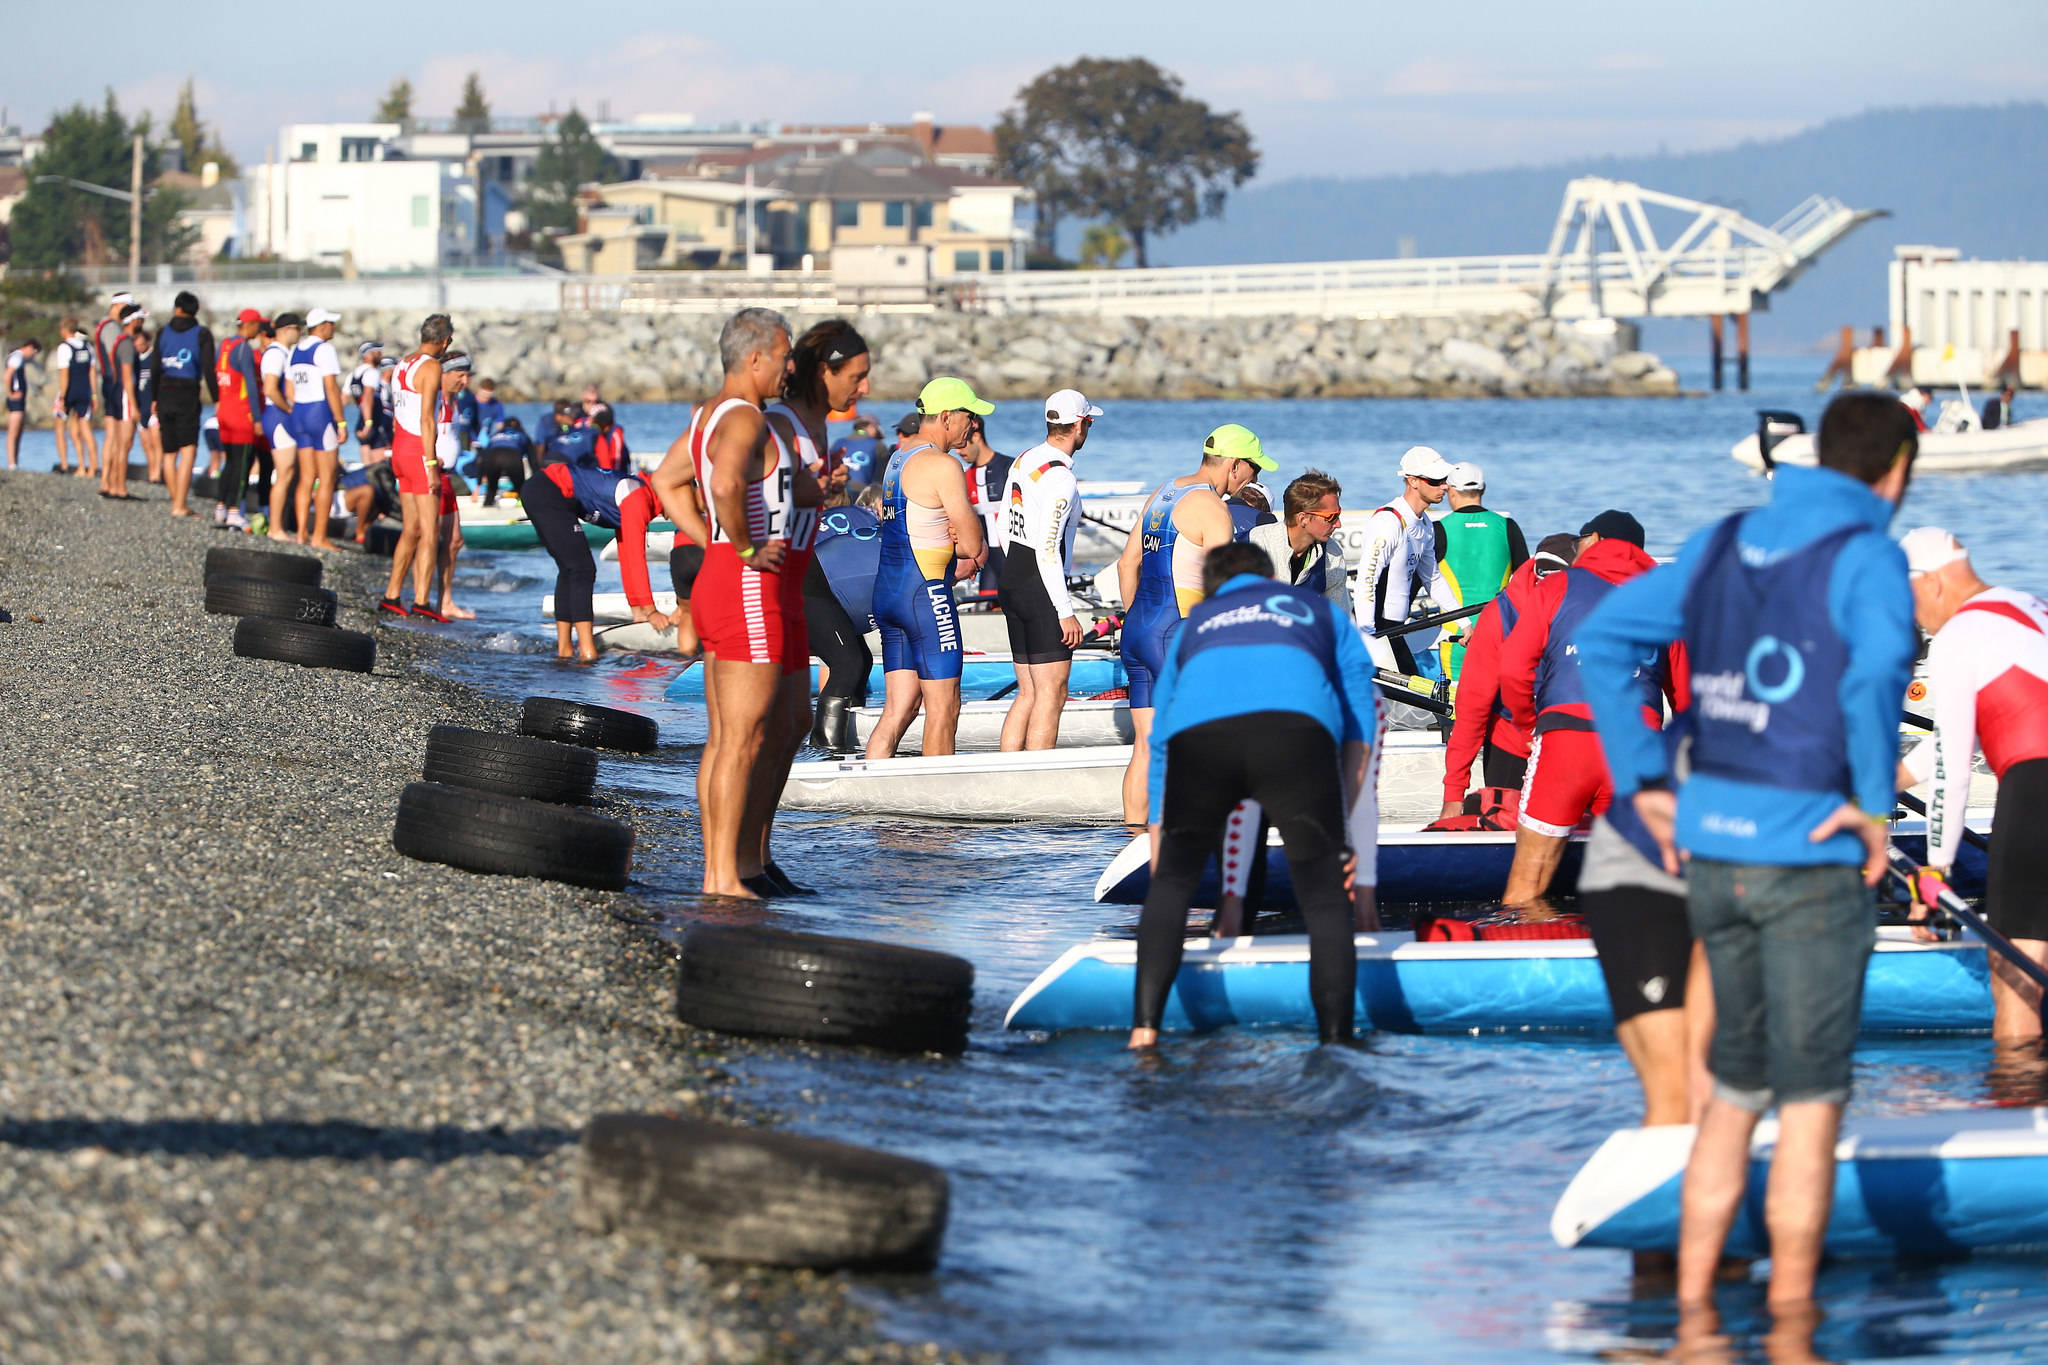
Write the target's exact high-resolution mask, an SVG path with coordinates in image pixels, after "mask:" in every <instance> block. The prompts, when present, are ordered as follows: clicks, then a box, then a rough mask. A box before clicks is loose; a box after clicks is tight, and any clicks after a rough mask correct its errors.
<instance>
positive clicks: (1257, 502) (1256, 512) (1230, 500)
mask: <svg viewBox="0 0 2048 1365" xmlns="http://www.w3.org/2000/svg"><path fill="white" fill-rule="evenodd" d="M1223 505H1224V507H1225V508H1227V509H1229V512H1230V524H1231V525H1232V526H1233V527H1235V528H1236V531H1237V539H1238V540H1239V541H1240V542H1249V541H1250V540H1251V538H1252V531H1253V530H1254V529H1255V528H1257V527H1260V526H1271V525H1274V524H1275V523H1276V522H1278V521H1279V520H1280V518H1278V517H1276V516H1274V515H1273V499H1272V498H1271V497H1270V496H1269V495H1268V494H1267V492H1266V486H1265V485H1264V484H1262V483H1259V482H1257V481H1256V480H1254V481H1253V482H1251V483H1248V484H1246V485H1245V486H1244V487H1242V488H1240V489H1238V490H1237V491H1236V492H1235V493H1232V494H1231V495H1230V496H1229V497H1227V498H1225V499H1224V500H1223Z"/></svg>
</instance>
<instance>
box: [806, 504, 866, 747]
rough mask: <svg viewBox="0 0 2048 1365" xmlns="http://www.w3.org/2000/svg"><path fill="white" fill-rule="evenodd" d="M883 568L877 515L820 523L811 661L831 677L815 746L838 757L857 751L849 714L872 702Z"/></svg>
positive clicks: (843, 510) (841, 512)
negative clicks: (871, 644) (871, 639)
mask: <svg viewBox="0 0 2048 1365" xmlns="http://www.w3.org/2000/svg"><path fill="white" fill-rule="evenodd" d="M875 486H876V485H873V484H870V485H869V487H871V488H872V487H875ZM881 564H882V519H881V518H880V517H879V516H877V515H876V514H875V513H874V512H873V511H871V510H870V509H868V508H866V507H834V508H831V509H830V510H828V511H827V512H825V513H824V514H823V515H822V516H820V517H819V518H818V537H817V549H816V551H815V552H814V553H813V556H812V560H811V565H812V571H811V573H810V575H809V576H808V577H806V578H805V580H804V621H805V623H806V626H807V628H808V629H809V631H810V639H811V653H813V654H815V655H817V657H818V658H819V660H821V661H822V662H823V664H824V669H825V677H824V681H823V682H821V683H820V684H819V686H818V714H817V718H816V720H814V721H813V722H812V724H811V743H813V744H815V745H817V746H818V747H819V748H820V749H826V750H830V751H831V752H833V753H851V752H852V751H853V750H854V749H855V748H857V747H859V746H858V744H857V743H856V736H855V734H854V729H853V716H852V715H851V714H850V712H851V711H852V710H853V708H855V707H860V706H866V705H867V701H868V671H869V670H870V669H872V668H873V667H874V666H875V656H874V654H873V652H872V651H870V650H869V649H868V642H867V633H868V632H869V631H871V630H873V629H874V628H875V574H876V572H877V571H878V570H879V569H880V568H881ZM818 584H823V586H824V591H823V592H820V591H818V588H817V586H816V585H818Z"/></svg>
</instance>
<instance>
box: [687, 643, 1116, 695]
mask: <svg viewBox="0 0 2048 1365" xmlns="http://www.w3.org/2000/svg"><path fill="white" fill-rule="evenodd" d="M818 678H819V674H818V661H817V660H815V659H813V660H812V661H811V687H812V688H813V689H816V687H817V686H818ZM1016 681H1017V669H1016V666H1015V665H1014V664H1012V663H1011V662H1010V656H1009V655H1007V654H970V655H968V656H967V662H966V663H964V664H962V665H961V667H960V692H961V695H962V696H967V697H974V696H986V695H987V694H988V693H990V692H993V691H995V690H997V689H998V688H1002V687H1009V686H1011V685H1012V684H1014V683H1015V682H1016ZM1128 681H1129V680H1128V679H1127V678H1125V677H1124V663H1123V660H1122V659H1120V658H1118V657H1117V656H1116V655H1114V654H1101V653H1097V654H1087V653H1077V654H1075V655H1074V670H1073V673H1072V675H1071V677H1070V679H1069V681H1068V683H1067V686H1068V687H1069V688H1070V689H1071V690H1072V691H1073V693H1074V694H1075V695H1076V696H1085V695H1086V694H1088V693H1091V692H1107V691H1109V690H1110V689H1111V688H1113V687H1122V686H1124V685H1125V683H1127V682H1128ZM882 690H883V688H882V666H881V665H880V664H876V665H875V666H874V667H873V668H872V669H870V670H868V694H869V695H870V696H874V697H879V696H881V695H882ZM703 695H704V670H703V669H701V668H692V669H688V670H686V671H684V672H683V673H681V674H679V675H677V677H676V680H675V681H674V682H672V683H670V684H669V685H668V699H669V700H670V701H695V700H697V699H699V698H701V697H702V696H703Z"/></svg>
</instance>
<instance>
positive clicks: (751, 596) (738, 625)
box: [690, 541, 811, 674]
mask: <svg viewBox="0 0 2048 1365" xmlns="http://www.w3.org/2000/svg"><path fill="white" fill-rule="evenodd" d="M690 620H691V622H692V623H693V624H694V625H695V626H696V627H697V634H698V636H699V638H701V639H702V640H703V641H704V651H705V653H707V654H709V655H711V656H712V657H713V658H715V659H728V660H737V661H739V662H741V663H754V664H779V665H781V669H782V672H783V673H785V674H787V673H794V672H796V671H797V670H798V669H800V668H804V667H807V666H808V665H809V664H810V661H811V643H810V635H809V633H808V631H807V629H806V628H805V625H804V599H803V579H802V578H800V577H798V576H795V575H793V574H791V573H789V572H787V571H786V570H785V571H784V572H781V573H763V572H761V571H760V570H759V569H750V568H748V567H747V566H746V565H745V564H742V563H741V562H740V557H739V556H738V555H737V554H735V553H733V548H732V546H731V545H730V544H728V543H726V542H724V541H720V542H718V543H717V544H715V545H713V546H712V547H711V548H710V549H708V550H706V551H705V552H704V567H703V568H702V569H699V570H698V571H697V581H696V583H695V584H694V585H693V586H692V587H691V589H690Z"/></svg>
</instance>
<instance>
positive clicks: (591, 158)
mask: <svg viewBox="0 0 2048 1365" xmlns="http://www.w3.org/2000/svg"><path fill="white" fill-rule="evenodd" d="M618 174H619V163H618V161H617V160H616V159H614V158H613V156H612V154H611V153H610V152H607V151H606V150H605V149H604V147H603V145H602V144H600V143H599V142H598V140H597V137H596V135H595V134H594V133H592V132H591V131H590V123H589V121H588V120H587V119H585V118H584V117H583V115H582V114H581V113H580V112H578V111H577V109H576V108H575V106H573V105H572V106H570V108H569V112H568V113H566V114H564V115H562V121H561V122H560V123H558V124H556V125H555V135H554V137H553V138H552V139H550V140H548V141H546V142H543V143H541V145H540V152H539V154H538V155H536V156H535V157H534V159H533V178H532V179H531V180H529V181H528V182H527V186H526V199H525V201H524V204H523V207H524V208H525V210H526V221H527V223H528V224H529V225H530V227H531V229H532V231H533V232H534V233H536V234H542V233H545V232H548V231H554V232H558V233H559V232H574V231H575V230H576V191H578V190H580V189H582V188H583V187H584V186H585V185H588V184H591V183H592V182H595V181H604V180H612V179H615V178H617V176H618Z"/></svg>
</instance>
